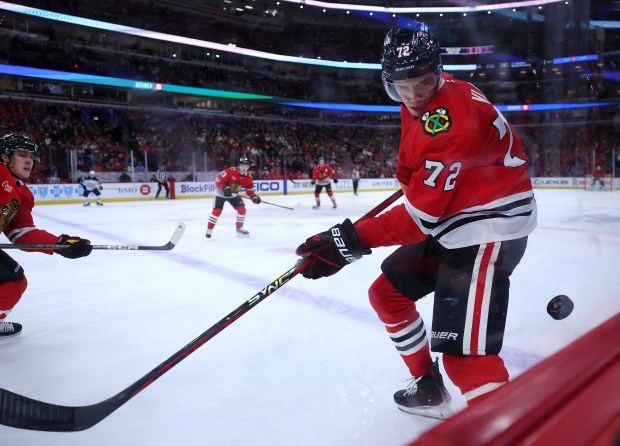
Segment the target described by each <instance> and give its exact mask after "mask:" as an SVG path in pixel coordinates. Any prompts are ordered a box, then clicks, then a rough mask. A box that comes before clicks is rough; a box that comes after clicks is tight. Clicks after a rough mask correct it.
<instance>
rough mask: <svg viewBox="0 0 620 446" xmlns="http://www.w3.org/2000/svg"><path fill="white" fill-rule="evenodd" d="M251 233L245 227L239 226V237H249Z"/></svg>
mask: <svg viewBox="0 0 620 446" xmlns="http://www.w3.org/2000/svg"><path fill="white" fill-rule="evenodd" d="M249 236H250V233H249V232H248V231H246V230H245V229H243V228H237V237H249Z"/></svg>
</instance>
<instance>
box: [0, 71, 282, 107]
mask: <svg viewBox="0 0 620 446" xmlns="http://www.w3.org/2000/svg"><path fill="white" fill-rule="evenodd" d="M0 74H7V75H11V76H23V77H33V78H37V79H47V80H56V81H62V82H75V83H80V84H88V85H105V86H108V87H120V88H130V89H136V90H152V91H164V92H167V93H180V94H190V95H195V96H209V97H216V98H224V99H240V100H273V99H274V97H273V96H264V95H259V94H250V93H238V92H235V91H225V90H212V89H210V88H197V87H186V86H183V85H172V84H161V83H157V82H147V81H135V80H131V79H120V78H116V77H106V76H93V75H90V74H82V73H68V72H65V71H55V70H44V69H40V68H29V67H20V66H16V65H3V64H0Z"/></svg>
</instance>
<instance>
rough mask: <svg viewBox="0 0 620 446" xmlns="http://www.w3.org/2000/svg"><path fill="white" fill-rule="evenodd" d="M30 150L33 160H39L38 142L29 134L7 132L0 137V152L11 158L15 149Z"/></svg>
mask: <svg viewBox="0 0 620 446" xmlns="http://www.w3.org/2000/svg"><path fill="white" fill-rule="evenodd" d="M20 150H21V151H24V152H32V153H33V154H34V157H33V159H34V161H35V162H37V163H38V162H39V161H40V157H39V144H37V143H36V141H35V140H34V139H32V138H30V137H29V136H26V135H20V134H17V133H7V134H6V135H4V136H3V137H2V138H0V153H4V154H5V155H7V156H8V157H9V159H10V158H11V156H13V153H15V152H16V151H20Z"/></svg>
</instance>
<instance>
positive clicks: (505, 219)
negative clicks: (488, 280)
mask: <svg viewBox="0 0 620 446" xmlns="http://www.w3.org/2000/svg"><path fill="white" fill-rule="evenodd" d="M405 207H406V208H407V211H408V212H409V215H410V216H411V218H412V219H413V220H414V221H415V223H416V224H417V225H418V227H419V228H420V230H421V231H422V232H423V233H424V234H428V235H432V236H433V237H435V238H436V239H437V241H438V242H439V243H441V245H442V246H444V247H446V248H448V249H456V248H464V247H466V246H473V245H479V244H483V243H491V242H499V241H504V240H513V239H517V238H521V237H525V236H527V235H529V234H530V233H531V232H532V231H533V230H534V228H535V227H536V216H537V209H536V199H535V198H534V192H532V191H527V192H521V193H518V194H514V195H510V196H508V197H504V198H500V199H498V200H495V201H492V202H490V203H487V204H484V205H479V206H472V207H470V208H466V209H463V210H462V211H460V212H457V213H455V214H453V215H451V216H449V217H446V218H439V217H435V216H432V215H429V214H426V213H424V212H422V211H421V210H419V209H416V208H415V207H414V206H413V205H412V204H411V203H410V202H409V201H406V202H405Z"/></svg>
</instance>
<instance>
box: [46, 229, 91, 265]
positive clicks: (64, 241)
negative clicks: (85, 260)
mask: <svg viewBox="0 0 620 446" xmlns="http://www.w3.org/2000/svg"><path fill="white" fill-rule="evenodd" d="M56 244H57V245H69V248H65V249H59V250H57V251H55V252H57V253H58V254H60V255H61V256H63V257H66V258H68V259H79V258H80V257H86V256H87V255H89V254H90V253H91V252H92V250H93V247H92V246H90V240H86V239H84V238H80V237H72V236H70V235H67V234H62V235H61V236H60V237H58V240H57V241H56Z"/></svg>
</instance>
